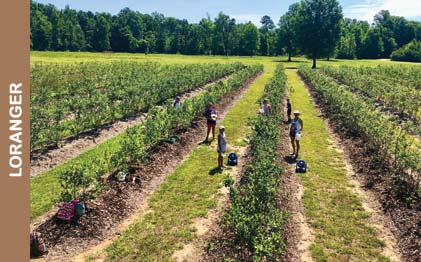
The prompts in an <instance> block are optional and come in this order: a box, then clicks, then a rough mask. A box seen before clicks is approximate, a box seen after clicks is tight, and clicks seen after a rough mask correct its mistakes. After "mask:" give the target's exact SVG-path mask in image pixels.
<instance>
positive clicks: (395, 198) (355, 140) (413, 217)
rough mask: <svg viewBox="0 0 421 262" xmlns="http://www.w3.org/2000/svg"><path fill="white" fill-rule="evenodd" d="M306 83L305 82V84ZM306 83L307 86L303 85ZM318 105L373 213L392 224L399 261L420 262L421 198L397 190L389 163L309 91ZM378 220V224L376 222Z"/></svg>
mask: <svg viewBox="0 0 421 262" xmlns="http://www.w3.org/2000/svg"><path fill="white" fill-rule="evenodd" d="M304 82H305V81H304ZM306 84H307V83H306ZM307 87H309V90H310V92H311V93H312V96H313V97H314V98H315V101H316V104H317V105H318V106H319V108H320V110H321V112H322V116H323V117H324V118H325V119H328V120H329V123H330V126H331V130H332V131H333V132H334V133H335V134H336V135H337V136H338V140H339V143H340V144H341V145H342V149H343V151H344V153H345V155H346V156H347V157H348V158H349V160H350V163H351V164H352V166H353V167H354V168H353V170H354V172H355V173H354V175H353V177H355V179H356V180H357V181H358V183H359V184H360V187H361V190H364V191H366V192H367V193H369V198H368V200H369V201H370V202H371V201H374V202H378V203H379V205H378V206H377V207H376V205H374V210H375V211H376V209H377V211H378V212H380V213H381V214H380V215H381V216H382V217H384V219H385V220H384V221H381V222H382V223H384V224H383V225H384V226H385V227H388V222H387V221H388V220H390V221H392V223H393V225H390V228H388V231H389V232H392V233H393V235H394V238H395V239H396V241H397V245H398V248H399V251H400V253H401V259H402V260H403V261H406V262H420V261H421V204H420V203H421V199H420V198H419V197H418V196H416V195H415V194H406V193H402V191H399V190H398V189H399V187H400V184H399V180H398V179H396V178H394V177H392V176H391V175H390V174H391V172H392V171H391V166H390V163H389V161H387V160H386V161H385V160H384V159H381V156H380V154H379V153H378V152H376V151H374V150H373V149H371V148H369V146H368V143H367V141H366V140H365V139H364V138H363V137H361V136H360V135H359V134H356V133H352V132H351V131H350V130H349V129H348V128H346V127H345V126H343V125H342V124H341V123H340V122H339V121H337V120H335V119H333V117H332V115H331V113H330V112H329V110H328V108H327V107H326V105H324V104H323V102H322V99H318V97H317V94H316V93H315V92H313V91H311V86H310V85H308V84H307ZM379 222H380V221H377V223H379Z"/></svg>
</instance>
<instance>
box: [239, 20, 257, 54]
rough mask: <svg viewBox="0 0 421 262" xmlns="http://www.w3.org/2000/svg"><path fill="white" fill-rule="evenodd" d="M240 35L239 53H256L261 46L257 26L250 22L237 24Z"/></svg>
mask: <svg viewBox="0 0 421 262" xmlns="http://www.w3.org/2000/svg"><path fill="white" fill-rule="evenodd" d="M237 32H238V36H239V43H238V54H239V55H248V56H253V55H256V54H257V53H258V51H259V46H260V39H259V37H260V35H259V30H258V29H257V27H256V26H255V25H254V24H253V23H251V22H248V23H247V24H239V25H238V26H237Z"/></svg>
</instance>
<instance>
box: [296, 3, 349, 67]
mask: <svg viewBox="0 0 421 262" xmlns="http://www.w3.org/2000/svg"><path fill="white" fill-rule="evenodd" d="M342 19H343V17H342V8H341V7H340V5H339V3H338V2H337V1H336V0H303V1H302V2H301V4H300V7H299V8H298V16H297V35H298V39H299V41H298V43H299V45H300V49H301V52H302V53H303V54H305V55H307V56H308V57H309V58H311V59H313V68H316V60H317V59H318V58H321V57H327V56H328V55H330V54H331V53H332V52H333V50H334V49H335V47H336V44H337V43H338V41H339V38H340V32H341V31H340V30H341V27H340V25H341V21H342Z"/></svg>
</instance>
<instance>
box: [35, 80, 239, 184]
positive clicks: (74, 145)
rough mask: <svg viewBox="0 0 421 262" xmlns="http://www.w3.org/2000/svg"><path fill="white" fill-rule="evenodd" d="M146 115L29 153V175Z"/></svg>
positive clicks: (183, 97)
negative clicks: (57, 145) (58, 145)
mask: <svg viewBox="0 0 421 262" xmlns="http://www.w3.org/2000/svg"><path fill="white" fill-rule="evenodd" d="M233 75H234V74H230V75H227V76H225V77H222V78H220V79H218V80H216V81H212V82H209V83H207V84H206V85H203V86H200V87H197V88H194V89H192V90H190V91H187V92H185V93H183V94H181V95H180V97H181V102H183V101H184V100H186V99H189V98H191V97H193V96H195V95H196V94H197V93H200V92H202V91H203V90H205V89H206V88H208V87H209V86H211V85H213V84H215V83H218V82H221V81H224V80H227V79H229V78H231V77H232V76H233ZM146 116H147V109H146V110H143V111H141V112H139V113H138V114H136V116H133V117H129V118H127V119H120V120H117V121H116V122H114V123H111V124H107V125H103V126H102V127H100V128H98V129H97V130H90V131H86V132H84V133H83V134H81V135H79V136H78V137H76V136H73V137H69V138H67V139H63V140H62V141H60V147H58V148H57V147H46V148H44V149H42V150H36V151H34V152H32V153H31V177H33V176H37V175H39V174H41V173H43V172H45V171H47V170H48V169H50V168H53V167H55V166H57V165H59V164H61V163H64V162H65V161H67V160H69V159H71V158H73V157H75V156H78V155H80V154H81V153H83V152H85V151H87V150H89V149H91V148H93V147H94V146H96V145H97V144H100V143H102V142H104V141H106V140H108V139H110V138H113V137H115V136H117V135H118V134H120V133H121V132H123V131H124V130H125V129H127V128H129V127H132V126H134V125H137V124H139V123H140V122H142V121H143V120H144V119H145V117H146Z"/></svg>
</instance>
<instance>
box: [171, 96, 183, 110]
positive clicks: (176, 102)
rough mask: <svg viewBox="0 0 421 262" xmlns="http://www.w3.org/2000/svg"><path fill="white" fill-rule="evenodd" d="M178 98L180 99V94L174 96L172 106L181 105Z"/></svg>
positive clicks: (177, 106)
mask: <svg viewBox="0 0 421 262" xmlns="http://www.w3.org/2000/svg"><path fill="white" fill-rule="evenodd" d="M180 100H181V98H180V96H176V97H175V100H174V104H173V106H174V107H175V108H179V107H180V106H181V101H180Z"/></svg>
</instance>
